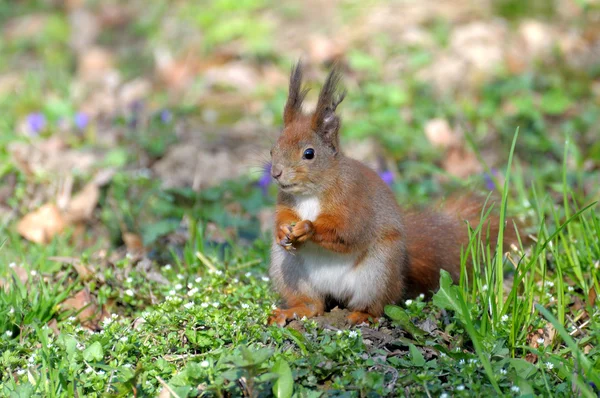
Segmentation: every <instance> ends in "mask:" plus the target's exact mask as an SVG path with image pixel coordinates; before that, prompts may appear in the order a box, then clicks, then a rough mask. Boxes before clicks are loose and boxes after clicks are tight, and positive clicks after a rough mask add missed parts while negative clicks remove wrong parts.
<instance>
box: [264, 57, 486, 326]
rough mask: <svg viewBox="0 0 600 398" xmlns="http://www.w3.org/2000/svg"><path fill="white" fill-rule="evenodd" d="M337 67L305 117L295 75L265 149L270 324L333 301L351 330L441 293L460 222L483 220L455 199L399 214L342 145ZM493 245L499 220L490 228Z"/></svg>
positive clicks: (454, 263)
mask: <svg viewBox="0 0 600 398" xmlns="http://www.w3.org/2000/svg"><path fill="white" fill-rule="evenodd" d="M339 81H340V72H339V71H338V69H337V67H334V68H333V69H332V70H331V72H330V73H329V75H328V77H327V79H326V81H325V84H324V85H323V87H322V89H321V92H320V94H319V98H318V102H317V106H316V109H315V111H314V112H312V113H304V112H303V110H302V102H303V100H304V98H305V96H306V93H307V91H308V90H306V89H303V88H302V67H301V64H300V63H298V64H296V65H295V66H294V68H293V69H292V73H291V77H290V84H289V94H288V99H287V102H286V104H285V109H284V113H283V121H284V128H283V131H282V132H281V134H280V136H279V137H278V139H277V142H276V143H275V145H274V146H273V148H272V150H271V158H272V159H271V176H272V177H273V179H274V180H275V181H276V183H277V185H278V188H279V193H278V197H277V205H276V212H275V234H274V235H275V236H274V242H273V246H272V252H271V265H270V275H271V279H272V281H273V285H274V287H275V288H276V290H277V291H278V292H279V293H280V295H281V296H282V298H283V300H284V301H285V307H286V308H277V309H275V310H274V312H273V314H272V315H271V317H270V318H269V324H277V325H279V326H284V325H285V324H286V322H287V321H288V320H291V319H294V318H303V317H308V318H310V317H314V316H317V315H322V314H323V313H324V311H325V309H326V303H327V302H328V301H330V300H334V301H335V302H338V303H341V304H342V305H344V306H345V307H347V308H348V309H349V310H350V311H351V312H350V315H349V316H348V321H349V322H350V323H351V324H361V323H365V322H366V323H369V321H373V320H376V319H378V318H379V317H381V316H382V315H383V310H384V307H385V306H386V305H387V304H392V303H396V302H398V301H399V300H401V299H403V298H406V297H409V296H415V295H418V294H420V293H430V292H431V291H433V290H435V289H437V287H438V283H439V278H440V269H445V270H447V271H448V272H450V274H451V275H452V277H453V278H454V280H458V278H459V276H460V255H461V248H464V247H465V246H466V245H467V244H468V241H469V234H468V230H467V227H466V225H465V222H464V221H465V220H467V221H469V223H470V225H471V227H472V228H476V227H477V225H478V224H479V222H480V217H481V209H482V205H481V204H480V203H479V202H477V201H474V200H473V199H468V198H467V199H457V200H454V201H452V202H450V203H449V204H447V205H446V206H445V207H444V208H443V209H441V210H439V211H434V210H431V211H427V212H421V213H419V212H411V211H404V210H403V209H401V208H400V206H399V205H398V203H397V202H396V198H395V196H394V194H393V192H392V190H391V189H390V188H389V186H388V185H387V184H386V183H385V182H384V181H383V180H382V179H381V178H380V177H379V175H378V174H377V173H376V172H375V171H374V170H372V169H371V168H369V167H367V166H365V165H364V164H362V163H360V162H359V161H357V160H354V159H351V158H349V157H346V156H345V155H344V154H343V153H342V151H341V148H340V139H339V131H340V125H341V121H340V117H339V116H338V115H337V114H336V108H337V106H338V105H339V104H340V103H341V102H342V100H343V99H344V97H345V94H346V92H345V91H340V90H339V89H338V87H337V86H338V84H339ZM485 229H486V231H489V232H488V234H489V235H488V236H489V240H490V242H492V243H493V242H495V240H496V238H497V234H498V220H497V219H492V220H491V221H490V222H489V225H486V228H485Z"/></svg>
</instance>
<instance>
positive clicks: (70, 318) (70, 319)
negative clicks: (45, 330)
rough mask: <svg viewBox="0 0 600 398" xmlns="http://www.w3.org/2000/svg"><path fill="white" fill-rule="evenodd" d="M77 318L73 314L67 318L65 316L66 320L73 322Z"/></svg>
mask: <svg viewBox="0 0 600 398" xmlns="http://www.w3.org/2000/svg"><path fill="white" fill-rule="evenodd" d="M76 319H77V318H75V317H74V316H70V317H69V318H67V321H69V322H75V320H76Z"/></svg>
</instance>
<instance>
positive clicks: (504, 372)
mask: <svg viewBox="0 0 600 398" xmlns="http://www.w3.org/2000/svg"><path fill="white" fill-rule="evenodd" d="M507 373H508V371H507V370H506V369H500V374H502V375H505V374H507Z"/></svg>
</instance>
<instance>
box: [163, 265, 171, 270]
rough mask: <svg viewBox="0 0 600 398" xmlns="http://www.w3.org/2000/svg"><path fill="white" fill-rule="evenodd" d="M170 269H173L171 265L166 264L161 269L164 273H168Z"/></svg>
mask: <svg viewBox="0 0 600 398" xmlns="http://www.w3.org/2000/svg"><path fill="white" fill-rule="evenodd" d="M171 268H173V267H171V264H167V265H165V266H164V267H163V269H164V270H166V271H169V270H170V269H171Z"/></svg>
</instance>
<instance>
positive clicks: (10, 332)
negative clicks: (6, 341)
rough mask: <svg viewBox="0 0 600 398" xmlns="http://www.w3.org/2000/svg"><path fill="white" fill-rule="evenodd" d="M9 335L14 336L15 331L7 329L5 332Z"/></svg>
mask: <svg viewBox="0 0 600 398" xmlns="http://www.w3.org/2000/svg"><path fill="white" fill-rule="evenodd" d="M5 334H6V335H7V336H8V337H12V335H13V332H12V331H11V330H7V331H6V333H5Z"/></svg>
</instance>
